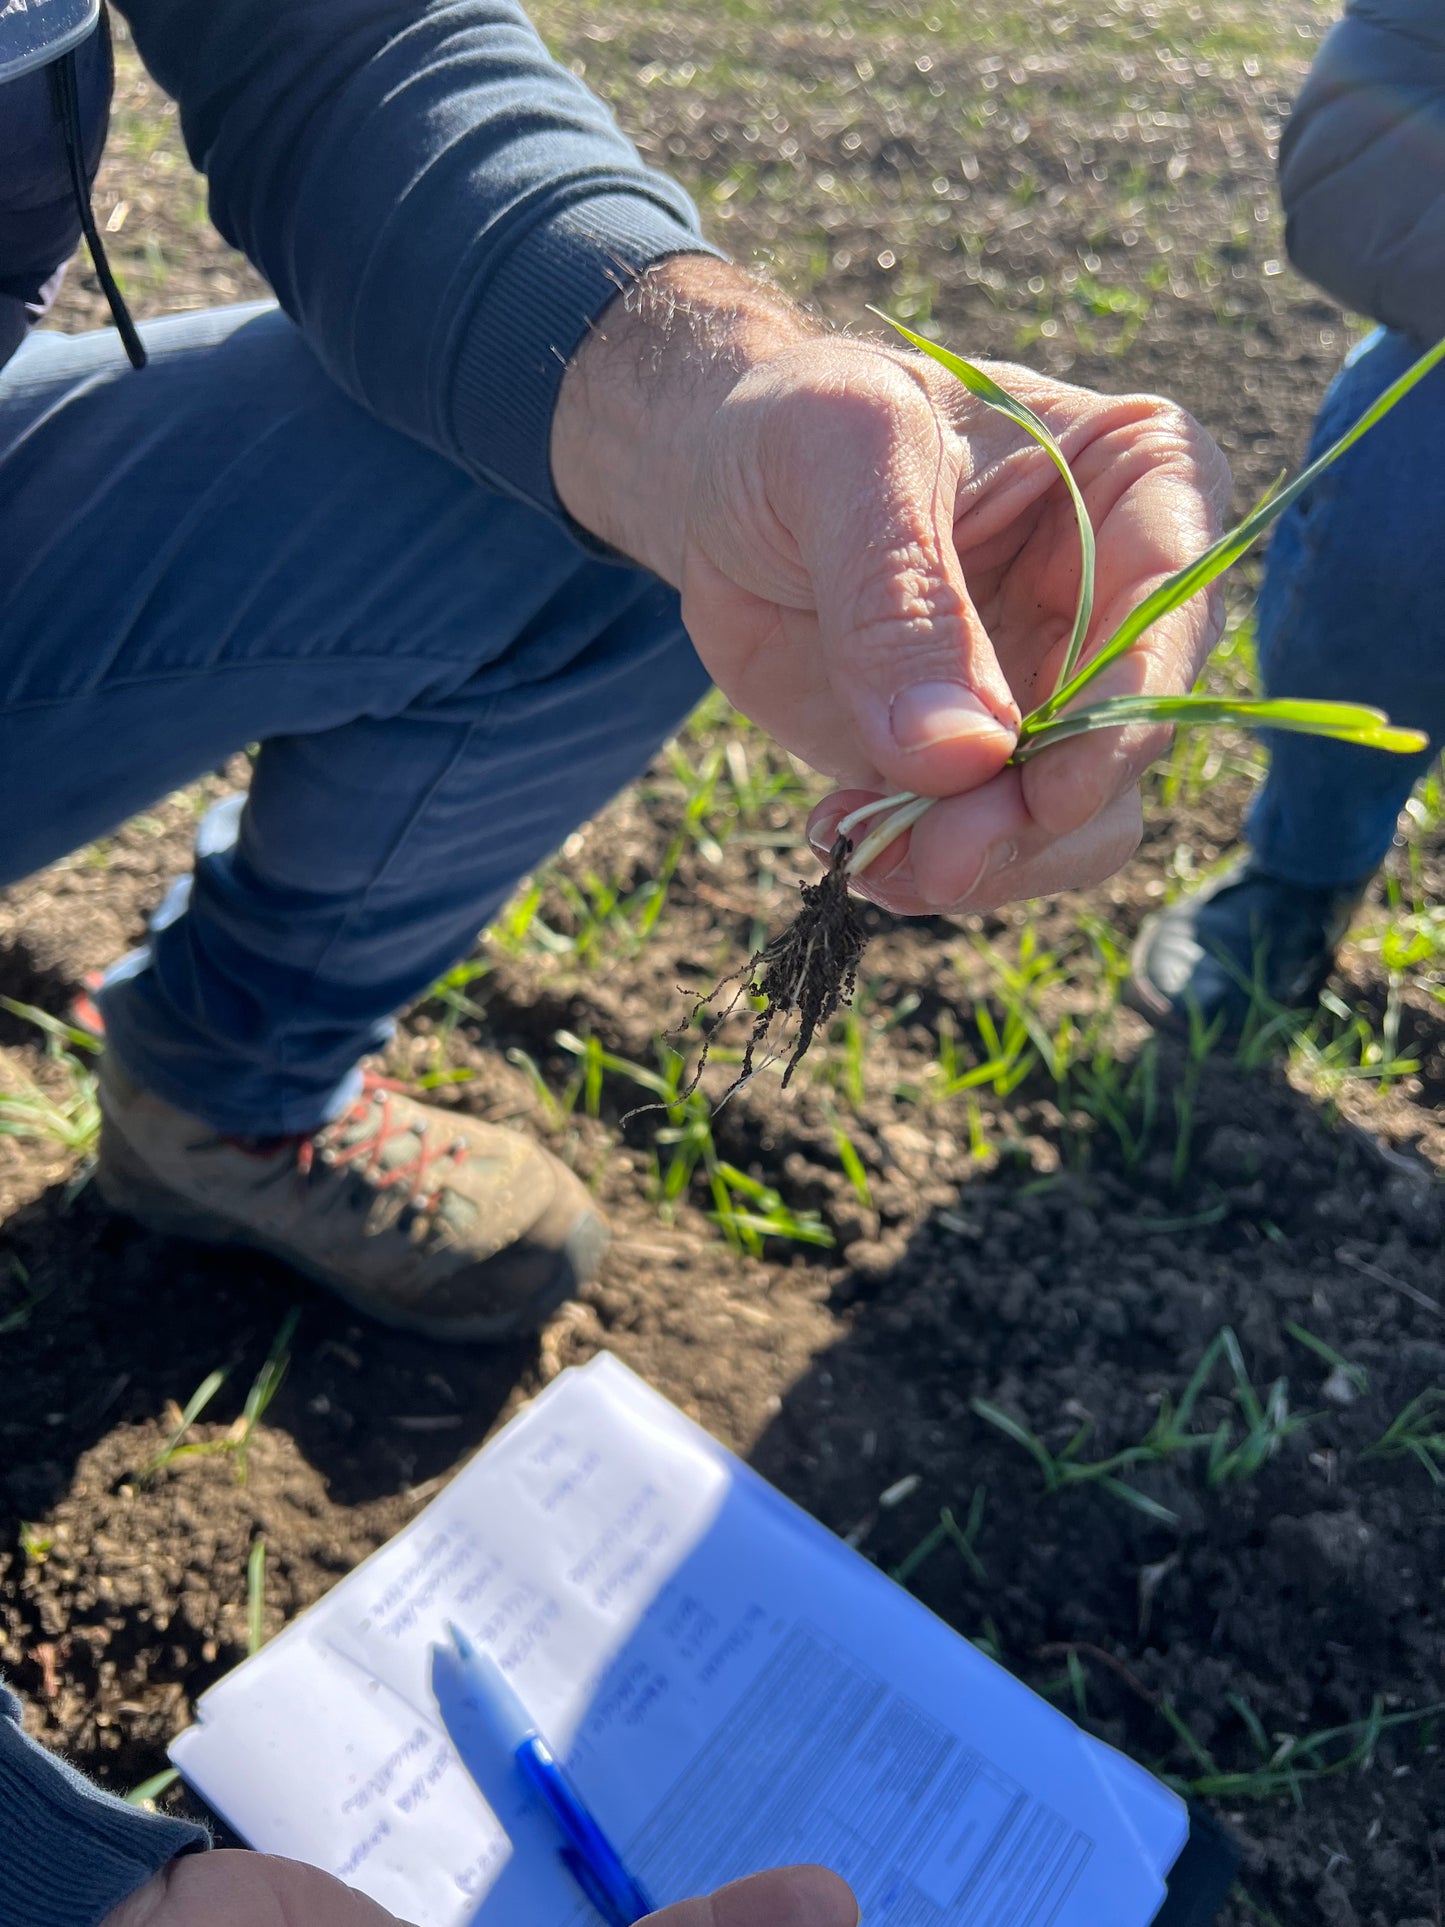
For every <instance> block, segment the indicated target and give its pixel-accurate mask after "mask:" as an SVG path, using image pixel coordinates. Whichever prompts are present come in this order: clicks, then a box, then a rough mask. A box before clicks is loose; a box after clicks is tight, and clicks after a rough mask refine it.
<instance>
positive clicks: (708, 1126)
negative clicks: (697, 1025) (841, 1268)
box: [556, 1030, 834, 1258]
mask: <svg viewBox="0 0 1445 1927" xmlns="http://www.w3.org/2000/svg"><path fill="white" fill-rule="evenodd" d="M556 1042H557V1044H558V1045H559V1046H560V1048H561V1049H563V1050H564V1051H566V1052H568V1054H569V1055H571V1056H573V1057H575V1058H576V1059H577V1060H578V1068H577V1070H576V1071H575V1072H574V1074H573V1077H572V1079H571V1081H570V1082H569V1083H568V1086H567V1089H566V1091H565V1092H564V1093H563V1097H562V1108H563V1109H564V1110H567V1111H570V1110H571V1109H572V1108H573V1107H574V1106H575V1105H576V1103H577V1101H578V1099H579V1097H580V1099H581V1100H582V1102H583V1105H584V1107H585V1109H586V1112H587V1115H588V1116H589V1117H594V1118H595V1117H600V1115H601V1112H602V1099H603V1093H604V1089H605V1086H606V1082H607V1079H608V1078H609V1077H613V1078H618V1079H621V1080H623V1081H624V1082H626V1083H628V1084H630V1085H632V1086H633V1087H634V1088H635V1089H637V1090H641V1091H644V1092H646V1093H647V1095H648V1097H649V1099H650V1100H651V1102H650V1103H647V1104H644V1105H641V1106H639V1107H637V1108H638V1109H639V1110H656V1109H661V1110H664V1111H666V1112H667V1113H668V1115H669V1118H670V1120H671V1121H670V1122H669V1123H668V1124H666V1125H665V1126H664V1127H663V1128H662V1129H661V1130H660V1131H658V1132H657V1134H656V1138H655V1140H654V1144H653V1153H652V1155H653V1181H652V1187H651V1189H652V1196H653V1202H654V1203H655V1204H656V1205H657V1207H658V1209H659V1211H660V1213H661V1214H662V1216H663V1217H664V1218H665V1219H667V1218H670V1217H671V1215H672V1212H673V1210H674V1209H675V1207H676V1205H677V1203H678V1201H679V1200H680V1199H681V1198H682V1197H683V1195H684V1194H685V1193H686V1192H687V1191H688V1190H689V1189H690V1187H691V1185H692V1182H693V1179H694V1177H695V1176H696V1175H697V1174H698V1173H699V1172H700V1173H701V1174H702V1176H703V1179H704V1181H705V1183H706V1186H707V1189H708V1192H709V1194H710V1196H711V1199H712V1209H711V1211H709V1212H708V1213H707V1216H708V1218H709V1219H710V1220H711V1222H712V1223H713V1224H715V1225H716V1226H717V1228H718V1230H719V1231H720V1232H721V1233H722V1235H723V1237H724V1238H725V1239H726V1240H727V1242H728V1243H729V1244H730V1245H731V1246H732V1247H733V1248H734V1250H736V1251H739V1252H745V1253H746V1254H747V1255H748V1256H749V1257H754V1258H760V1257H761V1256H762V1254H763V1248H764V1242H765V1240H766V1239H768V1238H780V1239H782V1240H783V1241H784V1242H785V1243H789V1244H801V1245H813V1246H818V1247H821V1248H824V1249H827V1248H829V1247H831V1245H832V1244H833V1242H834V1240H833V1234H832V1232H831V1231H829V1229H828V1227H827V1226H826V1225H825V1224H824V1223H823V1221H822V1219H821V1218H820V1217H819V1216H818V1214H817V1212H815V1211H797V1210H794V1209H793V1207H792V1206H791V1205H789V1204H788V1203H787V1202H786V1201H785V1200H784V1199H783V1197H782V1196H781V1194H780V1193H779V1192H777V1191H776V1190H775V1189H774V1188H773V1187H772V1186H771V1185H769V1184H765V1183H763V1181H762V1180H761V1179H760V1178H755V1177H753V1176H752V1175H751V1174H750V1173H748V1172H746V1171H742V1170H739V1169H738V1167H737V1166H736V1165H735V1164H731V1163H729V1162H728V1160H727V1159H726V1158H724V1157H723V1156H722V1155H721V1153H720V1152H719V1150H718V1148H717V1142H716V1140H715V1138H714V1136H713V1129H712V1111H711V1108H710V1107H709V1105H708V1104H707V1102H706V1100H705V1099H704V1098H702V1096H701V1095H700V1093H698V1092H695V1091H692V1092H689V1091H687V1090H686V1089H685V1078H686V1070H687V1066H686V1063H685V1061H684V1059H683V1058H682V1057H681V1056H680V1055H679V1054H678V1052H676V1051H675V1050H673V1049H672V1048H671V1046H670V1045H668V1044H666V1043H663V1042H662V1041H661V1040H659V1042H658V1045H657V1052H658V1058H659V1061H660V1063H661V1066H662V1068H661V1069H659V1070H650V1069H649V1068H648V1066H647V1065H646V1064H639V1063H636V1062H635V1061H634V1060H633V1059H632V1058H629V1057H620V1056H618V1055H617V1053H616V1052H615V1051H609V1050H607V1049H605V1048H604V1046H603V1045H602V1043H601V1041H600V1040H599V1039H598V1038H597V1037H595V1036H593V1037H578V1036H577V1034H576V1033H575V1032H574V1031H570V1030H559V1031H558V1032H557V1036H556ZM679 1114H680V1115H679ZM635 1115H636V1112H635V1111H629V1112H627V1114H626V1115H625V1116H624V1118H623V1119H622V1122H623V1123H626V1122H627V1118H628V1117H632V1116H635Z"/></svg>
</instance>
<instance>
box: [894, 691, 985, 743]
mask: <svg viewBox="0 0 1445 1927" xmlns="http://www.w3.org/2000/svg"><path fill="white" fill-rule="evenodd" d="M890 721H891V722H892V725H893V740H894V742H895V743H897V745H898V747H899V748H900V749H903V750H915V749H934V748H936V747H937V745H938V744H939V743H957V742H961V741H963V740H964V739H965V738H966V737H971V736H1004V737H1007V738H1009V739H1010V740H1012V737H1013V731H1012V730H1011V729H1009V728H1007V727H1006V726H1005V725H1004V724H1003V723H1001V722H1000V721H999V719H998V717H997V716H995V715H994V713H993V711H992V710H991V709H989V708H988V706H987V705H986V704H985V703H984V702H982V701H981V700H980V698H979V697H977V696H975V695H974V693H973V691H972V690H971V689H970V688H969V687H968V686H967V684H966V683H961V682H916V683H914V685H913V687H912V688H911V689H904V690H900V691H899V693H898V694H897V695H896V696H895V697H894V698H893V708H892V710H891V712H890Z"/></svg>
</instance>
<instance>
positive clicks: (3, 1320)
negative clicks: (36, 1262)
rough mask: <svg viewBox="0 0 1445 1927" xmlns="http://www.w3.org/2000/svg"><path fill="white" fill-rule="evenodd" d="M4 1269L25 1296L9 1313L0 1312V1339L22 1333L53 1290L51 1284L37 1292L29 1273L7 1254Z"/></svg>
mask: <svg viewBox="0 0 1445 1927" xmlns="http://www.w3.org/2000/svg"><path fill="white" fill-rule="evenodd" d="M5 1269H6V1271H7V1272H8V1273H9V1274H10V1276H11V1277H12V1278H13V1279H14V1280H15V1282H16V1284H17V1285H19V1287H20V1289H21V1291H22V1292H24V1294H25V1296H24V1297H23V1298H22V1299H21V1300H20V1303H19V1304H18V1305H12V1306H11V1308H10V1310H9V1311H4V1312H0V1338H6V1337H8V1336H9V1334H10V1333H11V1332H18V1331H23V1330H24V1329H25V1327H26V1326H27V1325H28V1324H29V1323H30V1320H31V1318H32V1317H33V1316H34V1314H35V1312H36V1311H37V1310H38V1309H39V1307H40V1306H41V1305H43V1304H44V1303H45V1301H46V1299H47V1298H48V1297H49V1296H50V1294H51V1293H52V1292H53V1291H54V1290H55V1286H54V1285H53V1284H49V1285H41V1286H40V1287H39V1289H38V1290H37V1289H35V1288H34V1287H32V1285H31V1283H30V1273H29V1272H28V1271H27V1270H26V1269H25V1267H24V1265H22V1264H21V1262H20V1260H19V1259H18V1258H14V1257H11V1256H9V1254H7V1255H6V1260H5Z"/></svg>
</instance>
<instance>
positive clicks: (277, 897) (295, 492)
mask: <svg viewBox="0 0 1445 1927" xmlns="http://www.w3.org/2000/svg"><path fill="white" fill-rule="evenodd" d="M144 332H145V334H146V339H147V345H148V347H149V348H150V350H151V353H152V356H153V360H152V363H151V366H150V367H149V368H148V369H146V370H145V371H144V372H143V373H141V374H134V373H132V372H131V371H130V370H129V369H128V368H127V366H126V364H125V362H124V358H123V356H122V355H121V354H120V352H119V350H118V346H117V344H116V343H115V341H114V338H113V337H112V336H110V335H96V336H85V337H80V338H74V339H66V338H64V337H60V336H37V337H32V339H31V340H30V341H29V342H28V343H27V344H26V345H25V346H24V347H23V348H22V349H21V351H20V353H19V355H18V356H17V357H16V358H15V360H14V361H12V362H11V364H10V365H9V366H8V367H7V368H6V369H5V370H4V371H3V372H0V826H3V827H0V882H6V881H11V880H13V879H14V878H16V877H18V876H21V875H25V874H28V873H29V872H31V871H33V870H36V869H39V868H41V867H42V866H43V865H45V864H46V863H49V862H51V861H53V860H55V859H56V858H57V857H59V856H61V855H63V854H65V853H67V852H68V851H70V850H73V849H75V848H77V847H79V846H80V845H81V844H83V843H86V842H88V841H90V840H91V839H92V838H94V837H96V836H98V835H101V834H103V833H104V832H106V831H108V830H110V829H112V828H113V827H114V826H115V825H116V824H117V823H119V822H121V821H122V820H123V819H124V818H126V817H127V816H129V815H131V814H133V813H134V812H135V811H137V810H139V809H141V808H143V807H145V806H146V805H147V804H149V803H151V802H152V801H154V800H155V799H156V798H157V797H159V796H161V795H164V794H166V793H167V792H169V791H170V790H172V789H175V788H177V787H178V786H180V785H182V784H184V783H187V782H189V781H192V780H194V778H196V777H197V776H198V775H200V774H202V773H204V772H205V771H206V770H208V769H212V768H214V767H215V766H216V764H217V763H218V762H219V761H220V760H221V759H222V758H224V757H225V756H226V755H227V754H229V753H231V752H232V751H234V750H236V749H237V748H239V747H241V746H243V745H245V744H247V743H250V742H259V743H260V744H261V745H262V749H261V754H260V757H259V760H258V762H257V766H256V770H255V775H254V780H253V783H252V787H251V792H250V796H249V798H248V800H247V802H246V805H245V809H244V811H243V812H242V814H241V818H240V824H239V833H238V835H237V836H236V838H235V841H234V843H233V844H232V845H231V847H229V848H222V849H220V850H218V851H216V852H215V853H213V854H212V855H209V856H203V857H202V858H201V859H200V860H199V861H198V863H197V867H196V872H195V878H194V886H193V889H192V891H191V896H190V901H189V903H188V905H187V906H186V908H185V911H184V913H183V914H182V915H180V916H179V917H178V918H176V919H175V920H174V921H172V922H171V923H169V924H168V925H167V926H166V927H165V928H164V929H163V930H161V931H159V932H157V934H156V935H155V937H154V939H153V943H152V957H151V962H150V964H149V966H148V967H147V968H146V969H144V970H143V971H141V972H139V973H138V974H136V975H134V976H132V977H130V978H128V979H125V980H123V981H119V982H117V983H115V984H113V985H112V986H110V987H109V988H108V989H107V990H106V992H105V993H104V997H103V1004H104V1011H105V1018H106V1025H107V1031H108V1034H109V1036H110V1039H111V1041H112V1044H113V1045H114V1047H115V1049H116V1050H117V1052H118V1054H119V1055H120V1057H121V1058H122V1060H123V1061H124V1062H125V1063H126V1065H127V1066H128V1068H129V1069H130V1070H131V1071H132V1073H133V1074H134V1075H135V1076H136V1077H137V1078H139V1079H140V1081H141V1082H142V1083H144V1084H146V1085H147V1086H149V1087H150V1088H151V1089H153V1090H155V1091H156V1092H158V1093H159V1094H160V1095H161V1096H163V1097H165V1098H167V1099H169V1100H170V1101H171V1102H172V1103H175V1104H178V1105H180V1106H181V1107H182V1108H184V1109H185V1110H188V1111H191V1112H193V1113H195V1114H196V1115H198V1116H200V1117H202V1118H203V1119H204V1120H205V1121H206V1122H208V1123H209V1124H210V1125H212V1126H213V1127H214V1128H215V1129H217V1130H221V1131H227V1132H234V1133H243V1134H256V1135H263V1134H269V1133H280V1132H285V1131H300V1130H306V1129H309V1128H311V1127H312V1126H313V1125H315V1124H316V1123H317V1122H318V1121H319V1120H320V1119H321V1118H322V1117H324V1116H325V1115H327V1114H328V1113H329V1112H330V1111H331V1110H332V1109H333V1108H334V1107H335V1105H336V1104H337V1102H338V1101H339V1099H340V1096H341V1094H342V1093H344V1092H345V1091H346V1089H347V1088H348V1085H349V1080H350V1079H351V1077H352V1075H353V1074H354V1066H355V1064H356V1061H357V1059H358V1058H359V1057H360V1056H361V1055H363V1054H364V1053H365V1052H366V1051H367V1050H368V1049H369V1048H372V1047H373V1046H374V1045H375V1044H376V1042H377V1041H378V1040H379V1039H380V1038H382V1037H383V1036H384V1035H385V1033H386V1027H387V1020H388V1018H389V1017H390V1015H391V1014H392V1013H393V1012H394V1011H395V1010H396V1009H398V1008H399V1007H400V1006H401V1005H403V1004H405V1003H406V1002H408V1001H409V1000H410V999H411V998H413V997H415V996H417V995H418V994H419V993H420V992H421V991H422V990H424V989H425V988H426V986H427V985H428V984H429V983H430V982H432V981H433V980H434V979H435V977H436V976H437V975H438V974H439V973H440V972H441V971H442V970H443V969H445V968H446V967H447V966H448V965H449V964H450V963H452V962H453V961H454V960H455V959H456V958H457V957H458V956H460V955H461V954H463V953H464V952H465V951H466V949H467V948H468V947H469V946H470V945H471V943H472V942H473V940H474V939H475V937H476V934H477V932H478V931H479V930H480V929H481V928H482V926H483V925H484V924H485V923H486V921H487V920H488V919H489V918H490V917H491V916H492V915H493V913H494V912H495V911H496V909H497V908H498V906H499V905H500V904H501V903H502V901H503V900H504V899H505V898H506V896H507V894H508V893H509V891H510V890H511V888H512V886H513V884H514V883H515V882H516V880H517V878H518V877H519V876H521V875H523V874H524V873H525V872H526V871H527V870H529V869H530V868H532V867H533V866H534V865H535V864H536V863H538V862H539V861H540V860H541V859H542V858H543V857H544V856H546V855H547V854H548V852H549V851H551V850H552V849H554V848H555V847H556V846H557V844H558V843H560V842H561V841H562V840H563V838H564V837H565V836H566V835H567V834H568V833H569V831H570V830H572V829H573V828H574V827H575V826H576V825H577V824H578V823H579V822H581V821H583V820H585V819H586V818H587V817H588V816H590V815H591V814H592V813H593V812H594V811H595V810H596V809H598V808H599V807H600V806H601V805H602V804H603V803H604V802H605V801H606V800H607V799H608V797H610V796H611V795H613V794H614V793H615V791H616V790H618V789H619V788H620V787H622V786H623V785H624V784H625V783H627V782H628V781H629V780H630V779H631V778H632V777H633V776H635V775H636V774H637V772H638V771H639V769H641V768H642V767H643V766H644V765H645V763H646V762H647V760H648V758H649V757H650V756H651V754H652V753H653V751H654V750H655V749H656V747H657V746H658V744H659V743H660V742H661V741H663V740H664V739H665V737H666V736H667V735H668V734H669V733H670V732H671V731H672V730H673V729H674V728H676V726H677V725H678V723H679V722H680V720H681V719H682V718H683V717H684V716H685V715H686V713H687V711H688V710H689V708H690V707H691V706H692V705H693V704H694V703H695V702H696V701H697V700H698V698H699V697H700V696H701V695H702V694H703V692H704V690H705V689H706V687H707V680H706V676H705V673H704V671H703V670H702V667H701V665H700V664H699V662H698V660H697V657H696V654H695V652H694V651H693V649H692V646H691V644H690V643H689V641H688V639H687V637H686V634H685V632H684V630H683V628H682V624H681V620H680V617H679V614H678V606H677V598H676V596H675V595H674V594H673V593H672V592H671V591H670V590H668V589H667V588H666V587H665V586H664V585H662V584H660V583H659V582H658V581H657V580H656V579H655V578H653V577H651V576H648V575H646V574H644V573H642V572H641V571H638V570H634V569H631V568H626V567H620V566H614V565H611V564H609V563H607V562H605V561H602V560H599V559H597V558H595V557H592V556H589V555H588V554H586V553H585V552H584V551H583V550H582V549H580V548H579V547H578V546H577V545H576V544H575V543H573V542H572V541H571V540H570V538H569V537H568V536H567V535H566V534H565V532H564V531H562V530H561V529H559V528H558V527H557V526H556V525H554V524H553V523H552V522H550V521H549V520H548V519H547V518H545V517H543V516H541V515H538V514H537V513H535V512H534V511H533V510H531V509H529V508H527V507H525V506H523V505H522V504H519V503H516V502H513V501H510V500H508V499H506V498H504V497H501V496H498V495H494V494H490V493H488V492H486V491H485V490H483V489H481V488H480V487H478V486H477V485H476V484H475V483H474V482H472V481H470V480H468V479H467V478H466V477H465V476H464V475H462V474H461V473H460V472H459V471H458V470H455V469H453V468H452V467H451V466H450V465H449V464H447V463H446V462H444V461H442V460H440V459H439V458H438V457H436V456H435V455H433V454H431V453H429V452H428V451H426V450H424V449H422V448H420V447H418V446H416V445H414V444H413V443H411V442H409V441H407V440H406V439H404V438H403V437H401V436H399V435H397V434H394V433H393V432H392V431H391V430H389V429H387V428H384V427H382V426H381V425H380V424H378V423H377V422H376V421H375V420H373V419H372V418H371V417H370V416H368V415H367V414H366V413H365V412H364V411H363V410H361V409H359V408H357V407H356V406H355V405H354V404H353V403H351V402H350V401H349V400H348V399H347V398H346V397H345V396H344V395H342V394H341V392H340V391H339V390H338V389H337V388H336V387H335V386H334V385H333V384H332V383H331V382H330V381H329V380H328V379H327V377H326V375H325V374H324V372H323V371H322V370H321V368H320V367H319V365H318V364H317V363H316V361H315V360H314V359H313V357H312V356H311V354H310V352H309V351H308V350H307V348H306V347H305V344H304V343H303V342H302V340H301V338H300V336H299V335H298V334H297V333H296V331H295V330H294V329H293V328H292V327H291V325H290V324H289V323H288V322H287V321H286V320H285V319H284V318H283V317H282V316H280V315H279V314H278V313H276V312H275V311H274V310H273V309H270V308H248V309H235V310H227V311H222V312H218V313H213V314H207V315H197V316H187V317H177V318H175V319H172V320H169V321H164V322H160V323H157V324H154V325H152V326H151V327H149V328H148V329H146V330H145V331H144Z"/></svg>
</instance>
